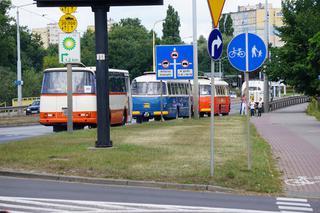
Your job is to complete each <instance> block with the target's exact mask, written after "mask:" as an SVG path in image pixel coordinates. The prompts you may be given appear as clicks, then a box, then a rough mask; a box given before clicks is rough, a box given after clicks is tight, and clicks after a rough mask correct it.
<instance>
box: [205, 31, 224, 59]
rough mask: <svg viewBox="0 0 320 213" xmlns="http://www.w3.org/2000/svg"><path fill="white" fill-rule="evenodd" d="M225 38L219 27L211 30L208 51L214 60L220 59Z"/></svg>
mask: <svg viewBox="0 0 320 213" xmlns="http://www.w3.org/2000/svg"><path fill="white" fill-rule="evenodd" d="M222 50H223V40H222V35H221V33H220V31H219V30H218V29H214V30H212V31H211V33H210V35H209V38H208V53H209V56H210V57H211V58H212V59H213V60H218V59H219V58H220V57H221V55H222Z"/></svg>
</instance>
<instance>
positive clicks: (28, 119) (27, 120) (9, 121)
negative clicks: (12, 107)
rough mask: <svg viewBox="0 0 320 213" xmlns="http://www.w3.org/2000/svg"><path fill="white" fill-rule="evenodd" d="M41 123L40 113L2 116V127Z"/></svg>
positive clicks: (0, 124)
mask: <svg viewBox="0 0 320 213" xmlns="http://www.w3.org/2000/svg"><path fill="white" fill-rule="evenodd" d="M25 124H39V115H30V116H12V117H0V127H5V126H15V125H17V126H21V125H25Z"/></svg>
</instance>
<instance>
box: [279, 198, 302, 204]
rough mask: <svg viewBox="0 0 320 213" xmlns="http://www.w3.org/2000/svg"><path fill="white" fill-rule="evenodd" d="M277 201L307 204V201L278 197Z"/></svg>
mask: <svg viewBox="0 0 320 213" xmlns="http://www.w3.org/2000/svg"><path fill="white" fill-rule="evenodd" d="M277 201H292V202H304V203H307V202H308V200H307V199H300V198H287V197H277Z"/></svg>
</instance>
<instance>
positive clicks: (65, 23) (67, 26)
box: [59, 14, 78, 33]
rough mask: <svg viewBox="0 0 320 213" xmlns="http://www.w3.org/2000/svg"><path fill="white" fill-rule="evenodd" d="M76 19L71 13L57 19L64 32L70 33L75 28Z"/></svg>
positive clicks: (76, 24)
mask: <svg viewBox="0 0 320 213" xmlns="http://www.w3.org/2000/svg"><path fill="white" fill-rule="evenodd" d="M77 26H78V21H77V19H76V17H74V16H73V15H71V14H65V15H63V16H61V18H60V20H59V27H60V29H61V30H62V31H63V32H65V33H72V32H73V31H75V30H76V29H77Z"/></svg>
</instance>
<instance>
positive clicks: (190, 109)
mask: <svg viewBox="0 0 320 213" xmlns="http://www.w3.org/2000/svg"><path fill="white" fill-rule="evenodd" d="M188 86H189V119H191V114H192V108H191V81H190V80H189V85H188Z"/></svg>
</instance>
